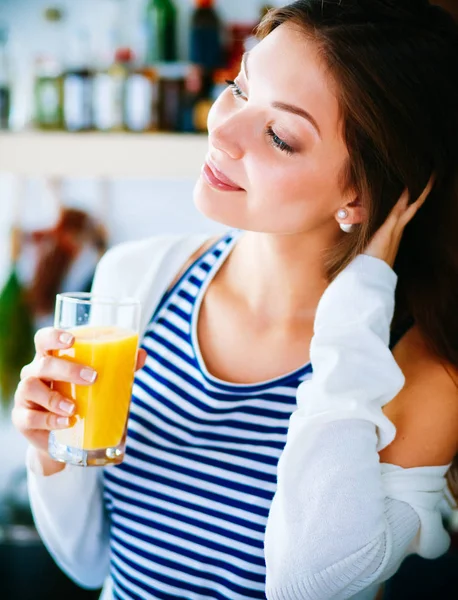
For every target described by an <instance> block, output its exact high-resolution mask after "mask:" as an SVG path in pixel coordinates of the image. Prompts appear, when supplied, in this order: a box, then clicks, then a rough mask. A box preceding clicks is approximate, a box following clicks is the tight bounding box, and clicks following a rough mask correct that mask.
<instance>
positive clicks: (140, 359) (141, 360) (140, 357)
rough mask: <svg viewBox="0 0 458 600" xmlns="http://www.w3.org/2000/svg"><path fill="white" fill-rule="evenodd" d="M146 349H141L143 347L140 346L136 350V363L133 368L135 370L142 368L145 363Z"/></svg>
mask: <svg viewBox="0 0 458 600" xmlns="http://www.w3.org/2000/svg"><path fill="white" fill-rule="evenodd" d="M146 357H147V354H146V350H143V348H140V350H139V351H138V354H137V364H136V366H135V370H136V371H140V369H143V367H144V366H145V363H146Z"/></svg>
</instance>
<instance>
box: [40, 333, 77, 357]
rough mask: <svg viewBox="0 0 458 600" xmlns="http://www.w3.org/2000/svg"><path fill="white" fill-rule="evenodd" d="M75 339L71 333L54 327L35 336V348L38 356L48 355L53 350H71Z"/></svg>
mask: <svg viewBox="0 0 458 600" xmlns="http://www.w3.org/2000/svg"><path fill="white" fill-rule="evenodd" d="M74 341H75V337H74V336H73V335H72V334H71V333H70V332H69V331H64V330H62V329H54V328H53V327H45V328H44V329H39V330H38V331H37V333H36V334H35V348H36V351H37V354H46V352H49V351H51V350H60V349H61V348H70V347H71V346H73V343H74Z"/></svg>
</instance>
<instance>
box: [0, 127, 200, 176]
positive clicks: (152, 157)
mask: <svg viewBox="0 0 458 600" xmlns="http://www.w3.org/2000/svg"><path fill="white" fill-rule="evenodd" d="M207 146H208V138H207V136H206V135H194V134H162V133H151V134H129V133H119V134H118V133H64V132H62V133H60V132H59V133H55V132H52V133H51V132H50V133H47V132H43V133H42V132H28V133H5V132H2V133H0V173H11V174H14V175H22V176H26V177H78V178H110V179H194V178H196V177H197V176H198V174H199V172H200V169H201V167H202V164H203V162H204V159H205V155H206V153H207Z"/></svg>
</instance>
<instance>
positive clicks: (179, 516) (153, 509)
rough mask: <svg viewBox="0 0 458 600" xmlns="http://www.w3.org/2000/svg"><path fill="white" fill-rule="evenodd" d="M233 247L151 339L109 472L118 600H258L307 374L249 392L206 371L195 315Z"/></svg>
mask: <svg viewBox="0 0 458 600" xmlns="http://www.w3.org/2000/svg"><path fill="white" fill-rule="evenodd" d="M237 237H238V233H237V232H231V233H229V234H227V235H225V236H224V237H223V238H222V239H221V240H219V241H218V242H217V243H216V244H215V245H214V246H213V247H212V248H210V249H209V250H208V251H207V252H206V253H205V254H204V255H203V256H202V257H201V258H199V259H198V260H197V261H196V262H195V263H194V264H193V265H192V266H191V267H190V268H189V269H188V270H187V272H186V273H185V274H184V275H183V276H182V277H181V279H180V280H179V281H178V283H177V284H176V285H175V286H174V287H173V289H172V290H171V291H170V292H168V293H167V294H166V295H165V297H164V298H163V299H162V301H161V303H160V305H159V307H158V309H157V310H156V313H155V315H154V316H153V318H152V320H151V322H150V325H149V327H148V329H147V331H146V334H145V337H144V340H143V344H142V347H143V348H144V349H145V350H146V351H147V353H148V357H147V361H146V364H145V367H144V368H143V369H142V370H141V371H140V372H139V373H138V374H137V377H136V380H135V385H134V391H133V399H132V407H131V414H130V419H129V427H128V442H127V453H126V458H125V460H124V462H123V463H122V464H121V465H120V466H118V467H115V468H110V469H106V471H105V503H106V507H107V509H108V512H109V515H110V527H111V535H110V538H111V556H112V558H111V577H112V581H113V590H114V591H113V593H114V596H115V598H122V599H125V598H135V599H139V600H145V599H147V598H148V599H149V598H161V599H171V598H177V599H180V598H181V599H187V600H188V599H193V600H197V599H198V600H203V599H207V598H221V599H230V600H238V599H241V598H265V592H264V587H265V562H264V553H263V540H264V531H265V526H266V522H267V516H268V513H269V508H270V504H271V501H272V498H273V495H274V493H275V487H276V471H277V463H278V460H279V457H280V454H281V452H282V450H283V448H284V445H285V443H286V434H287V429H288V421H289V418H290V416H291V413H292V411H293V410H294V408H295V405H296V399H295V396H296V390H297V387H298V386H299V384H300V383H301V382H302V381H304V380H305V379H306V378H308V377H310V376H311V373H312V369H311V365H310V364H308V365H306V366H304V367H302V368H300V369H298V370H296V371H294V372H293V373H291V374H289V375H286V376H283V377H280V378H277V379H274V380H271V381H268V382H264V383H261V384H255V385H239V384H228V383H225V382H223V381H220V380H218V379H216V378H215V377H213V376H212V375H210V374H209V373H208V371H207V370H206V368H205V365H204V363H203V360H202V357H201V355H200V352H199V347H198V341H197V334H196V331H197V326H196V324H197V319H198V314H199V307H200V304H201V301H202V298H203V295H204V293H205V290H206V288H207V286H208V285H209V283H210V282H211V280H212V278H213V277H214V276H215V274H216V273H217V271H218V269H219V268H220V266H221V265H222V264H223V262H224V260H225V259H226V257H227V256H228V255H229V253H230V251H231V250H232V248H233V246H234V244H235V242H236V240H237Z"/></svg>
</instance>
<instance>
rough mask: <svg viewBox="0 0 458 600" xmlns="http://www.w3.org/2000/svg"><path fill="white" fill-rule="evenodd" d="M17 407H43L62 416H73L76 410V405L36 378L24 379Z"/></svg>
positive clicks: (19, 387) (16, 399)
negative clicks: (32, 405)
mask: <svg viewBox="0 0 458 600" xmlns="http://www.w3.org/2000/svg"><path fill="white" fill-rule="evenodd" d="M15 403H16V405H17V406H19V407H20V406H25V407H26V408H31V406H30V405H31V404H34V405H38V406H41V407H42V408H45V409H46V410H48V411H50V412H53V413H57V414H59V415H62V416H67V417H68V416H71V415H72V414H73V413H74V412H75V409H76V406H75V403H74V402H73V401H72V400H71V399H70V398H67V397H66V396H63V395H62V394H60V393H59V392H58V391H57V390H51V389H50V388H49V387H48V386H47V385H46V384H45V383H43V382H42V381H41V380H40V379H37V378H36V377H27V378H26V379H23V380H22V381H21V382H20V384H19V385H18V388H17V390H16V394H15Z"/></svg>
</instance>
